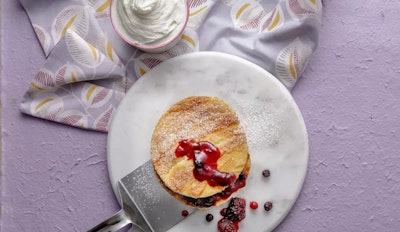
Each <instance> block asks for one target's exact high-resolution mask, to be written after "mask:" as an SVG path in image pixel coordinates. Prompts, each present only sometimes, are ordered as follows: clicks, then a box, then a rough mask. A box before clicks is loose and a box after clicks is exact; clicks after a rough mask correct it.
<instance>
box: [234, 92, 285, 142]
mask: <svg viewBox="0 0 400 232" xmlns="http://www.w3.org/2000/svg"><path fill="white" fill-rule="evenodd" d="M236 104H237V105H236V107H237V110H236V112H237V114H238V116H239V118H240V121H241V123H242V125H243V128H244V130H245V132H246V135H247V141H248V144H249V148H250V149H251V148H254V149H258V148H261V147H265V146H273V145H276V144H278V143H279V137H280V134H281V132H282V129H283V126H284V125H283V119H282V115H283V113H282V112H281V111H279V109H280V108H281V107H279V106H277V105H276V104H275V103H274V101H268V100H266V99H255V101H252V102H247V101H244V100H238V101H237V102H236Z"/></svg>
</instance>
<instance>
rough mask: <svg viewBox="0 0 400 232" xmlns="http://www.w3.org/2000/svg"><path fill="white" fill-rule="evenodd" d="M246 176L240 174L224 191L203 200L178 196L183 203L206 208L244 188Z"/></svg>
mask: <svg viewBox="0 0 400 232" xmlns="http://www.w3.org/2000/svg"><path fill="white" fill-rule="evenodd" d="M246 179H247V175H246V174H245V173H244V172H242V173H241V174H240V175H239V177H238V179H237V180H236V181H235V182H234V183H232V184H230V185H229V186H228V187H227V188H226V189H224V191H222V192H220V193H217V194H215V195H213V196H209V197H204V198H191V197H187V196H182V195H181V196H180V197H181V198H182V199H183V200H184V201H185V202H187V203H188V204H189V205H192V206H194V207H200V208H208V207H211V206H214V205H216V204H217V203H218V202H219V201H222V200H226V199H228V198H229V197H230V196H231V195H232V194H233V193H234V192H236V191H238V190H239V189H241V188H243V187H244V186H246Z"/></svg>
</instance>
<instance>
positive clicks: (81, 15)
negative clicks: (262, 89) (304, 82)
mask: <svg viewBox="0 0 400 232" xmlns="http://www.w3.org/2000/svg"><path fill="white" fill-rule="evenodd" d="M20 2H21V4H22V5H23V7H24V8H25V10H26V12H27V14H28V16H29V18H30V21H31V24H32V27H33V29H34V32H35V34H36V36H37V38H38V41H39V43H40V44H41V46H42V48H43V52H44V55H45V56H46V61H45V64H44V65H43V67H41V68H40V69H39V70H38V72H37V73H36V75H35V77H34V78H33V80H32V82H31V83H30V86H29V87H28V90H27V91H26V93H25V95H24V96H23V99H22V101H21V105H20V109H21V111H22V112H23V113H26V114H29V115H32V116H35V117H39V118H43V119H47V120H51V121H56V122H60V123H64V124H68V125H71V126H76V127H80V128H86V129H92V130H97V131H103V132H106V131H107V130H108V127H109V122H110V119H111V117H112V114H113V112H114V111H115V109H116V108H117V106H118V103H119V102H120V101H121V99H122V98H123V97H124V96H125V93H126V92H127V91H128V89H129V88H130V86H131V85H132V84H134V82H135V81H136V80H137V79H138V78H140V77H141V76H142V75H144V74H145V73H146V72H147V71H149V70H150V69H152V68H153V67H155V66H157V65H158V64H160V63H161V62H163V61H165V60H167V59H170V58H172V57H175V56H179V55H182V54H186V53H190V52H197V51H219V52H225V53H229V54H233V55H237V56H239V57H242V58H245V59H247V60H249V61H251V62H253V63H256V64H258V65H259V66H261V67H263V68H264V69H266V70H267V71H269V72H270V73H272V74H273V75H274V76H275V77H277V78H278V79H279V80H280V81H281V82H282V83H283V84H284V85H285V86H286V87H287V88H288V89H289V90H291V89H292V88H293V86H294V85H295V84H296V82H297V81H298V79H299V78H300V76H301V74H302V73H303V72H304V69H305V67H306V66H307V62H308V60H309V58H310V57H311V55H312V53H313V52H314V50H315V49H316V46H317V43H318V29H319V25H320V18H321V1H320V0H275V1H256V0H188V4H189V8H190V14H189V15H190V16H189V21H188V25H187V28H186V30H185V32H184V33H183V35H182V39H181V41H180V42H179V43H178V44H177V45H176V46H175V47H173V48H171V49H170V50H168V51H166V52H163V53H159V54H150V53H143V52H141V51H138V50H136V49H135V48H133V47H131V46H129V45H128V44H126V43H125V42H124V41H123V40H121V39H120V38H119V37H118V36H117V35H116V33H115V32H114V30H113V28H112V25H111V22H110V14H109V7H110V3H111V0H35V1H31V0H20Z"/></svg>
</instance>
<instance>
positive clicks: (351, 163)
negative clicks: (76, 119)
mask: <svg viewBox="0 0 400 232" xmlns="http://www.w3.org/2000/svg"><path fill="white" fill-rule="evenodd" d="M324 2H325V6H324V12H323V20H322V27H321V38H320V44H319V48H318V49H317V51H316V53H315V55H314V56H313V58H312V60H311V61H310V64H309V66H308V69H307V71H306V73H305V74H304V75H303V77H302V80H300V81H299V83H298V84H297V86H296V88H295V89H294V91H293V95H294V98H295V99H296V101H297V103H298V105H299V107H300V109H301V111H302V113H303V116H304V119H305V122H306V125H307V127H308V131H309V139H310V162H309V171H308V174H307V178H306V181H305V184H304V188H303V191H302V193H301V195H300V197H299V199H298V201H297V203H296V204H295V206H294V208H293V209H292V211H291V212H290V214H289V215H288V217H287V218H286V219H285V220H284V221H283V223H282V224H281V225H280V226H279V227H278V228H277V229H276V230H275V231H278V232H281V231H282V232H283V231H285V232H286V231H296V232H297V231H307V232H308V231H352V232H358V231H360V232H365V231H385V232H386V231H393V232H394V231H399V229H400V207H399V206H400V184H399V182H400V154H399V151H398V150H399V147H400V145H399V141H400V134H399V133H400V109H399V106H400V91H399V89H400V54H399V53H400V39H399V38H400V36H399V35H400V26H399V22H400V12H399V9H400V1H361V0H360V1H355V0H353V1H337V0H324ZM1 8H2V9H1V10H2V15H1V17H2V25H1V35H2V38H1V55H2V57H1V59H2V70H1V84H2V87H1V101H2V111H3V112H2V163H1V165H2V166H1V172H2V179H1V196H2V199H1V200H2V203H1V207H2V213H1V230H2V231H85V230H87V229H88V228H90V227H91V226H93V225H94V224H96V223H98V222H99V221H101V220H103V219H105V218H106V217H108V216H110V215H112V214H113V213H114V212H116V211H117V210H118V209H119V206H118V204H117V202H116V200H115V197H114V195H113V192H112V190H111V186H110V183H109V180H108V173H107V164H106V139H107V138H106V135H105V134H101V133H98V132H91V131H85V130H80V129H76V128H71V127H68V126H64V125H60V124H56V123H52V122H47V121H43V120H40V119H35V118H32V117H29V116H25V115H22V114H21V113H20V112H19V110H18V105H19V101H20V99H21V97H22V95H23V94H24V92H25V90H26V88H27V86H28V84H29V82H30V81H31V79H32V78H33V76H34V75H35V73H36V71H37V70H38V69H39V68H40V67H41V66H42V64H43V63H44V58H43V53H42V51H41V49H40V47H39V45H38V43H37V41H36V38H35V36H34V34H33V30H32V28H31V26H30V24H29V21H28V18H27V16H26V14H25V12H24V10H23V9H22V7H21V6H20V5H19V2H18V1H15V0H14V1H2V5H1Z"/></svg>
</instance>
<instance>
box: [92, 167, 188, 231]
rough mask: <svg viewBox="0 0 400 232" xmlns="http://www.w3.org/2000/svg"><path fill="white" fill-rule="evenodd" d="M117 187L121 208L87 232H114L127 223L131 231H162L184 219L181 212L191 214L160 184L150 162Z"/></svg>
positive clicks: (122, 180) (125, 178)
mask: <svg viewBox="0 0 400 232" xmlns="http://www.w3.org/2000/svg"><path fill="white" fill-rule="evenodd" d="M117 186H118V191H119V194H120V199H121V202H122V209H121V210H120V211H119V212H118V213H116V214H115V215H114V216H112V217H110V218H109V219H107V220H105V221H103V222H102V223H100V224H99V225H97V226H95V227H93V228H92V229H90V230H89V232H94V231H98V232H105V231H109V232H112V231H118V230H119V229H122V228H124V227H125V226H127V225H129V224H132V226H133V231H136V230H137V231H144V232H147V231H151V232H164V231H167V230H168V229H170V228H171V227H173V226H174V225H176V224H177V223H179V222H180V221H181V220H183V219H184V217H183V216H182V211H183V210H187V211H188V212H189V214H191V213H193V212H194V211H195V209H193V208H190V207H188V206H185V205H184V204H182V203H181V202H179V201H178V200H176V199H175V198H174V197H172V196H171V195H170V194H169V193H168V192H167V191H166V190H165V189H164V188H163V187H162V186H161V185H160V182H159V181H158V179H157V176H156V173H155V171H154V168H153V164H152V162H151V160H150V161H147V162H146V163H145V164H143V165H142V166H140V167H139V168H137V169H135V170H134V171H132V172H131V173H129V174H128V175H126V176H125V177H123V178H122V179H121V180H119V181H118V183H117ZM135 229H136V230H135Z"/></svg>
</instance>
